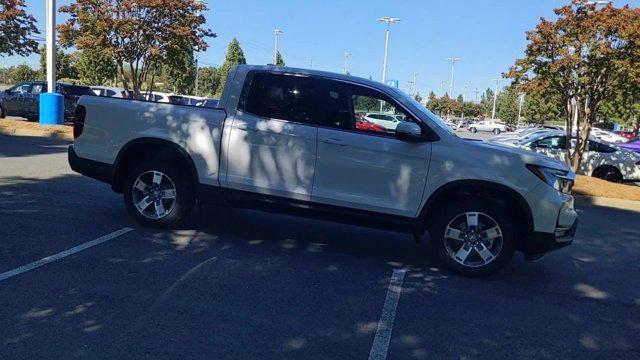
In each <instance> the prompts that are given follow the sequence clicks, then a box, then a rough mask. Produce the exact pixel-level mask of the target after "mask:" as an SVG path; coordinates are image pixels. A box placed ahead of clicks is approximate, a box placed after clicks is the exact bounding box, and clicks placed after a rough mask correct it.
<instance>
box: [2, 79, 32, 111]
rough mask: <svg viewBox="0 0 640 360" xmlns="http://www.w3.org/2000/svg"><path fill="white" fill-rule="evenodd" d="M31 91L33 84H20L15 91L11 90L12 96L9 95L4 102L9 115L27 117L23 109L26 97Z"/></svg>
mask: <svg viewBox="0 0 640 360" xmlns="http://www.w3.org/2000/svg"><path fill="white" fill-rule="evenodd" d="M29 89H31V84H28V83H27V84H20V85H18V86H16V87H14V88H13V89H11V94H9V95H8V96H7V97H6V98H5V100H4V102H3V106H4V108H5V110H6V111H7V115H13V116H25V115H26V114H25V111H24V109H23V105H24V100H25V96H27V94H28V93H29Z"/></svg>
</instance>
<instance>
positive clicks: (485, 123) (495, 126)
mask: <svg viewBox="0 0 640 360" xmlns="http://www.w3.org/2000/svg"><path fill="white" fill-rule="evenodd" d="M469 131H471V132H472V133H475V132H478V131H489V132H492V133H494V134H496V135H498V134H500V133H502V132H505V131H508V128H507V125H505V124H503V123H500V122H497V121H493V120H482V121H479V122H477V123H475V124H473V125H469Z"/></svg>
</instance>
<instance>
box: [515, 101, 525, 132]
mask: <svg viewBox="0 0 640 360" xmlns="http://www.w3.org/2000/svg"><path fill="white" fill-rule="evenodd" d="M524 96H525V94H524V93H522V94H520V96H519V99H518V100H519V101H518V124H517V126H520V115H522V105H523V104H524Z"/></svg>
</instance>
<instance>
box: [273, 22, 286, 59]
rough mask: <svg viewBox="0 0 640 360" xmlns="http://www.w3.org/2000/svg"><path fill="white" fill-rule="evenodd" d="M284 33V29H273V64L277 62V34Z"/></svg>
mask: <svg viewBox="0 0 640 360" xmlns="http://www.w3.org/2000/svg"><path fill="white" fill-rule="evenodd" d="M282 33H284V31H282V30H280V29H275V30H273V34H274V35H275V44H274V45H273V65H277V64H276V63H277V62H278V35H280V34H282Z"/></svg>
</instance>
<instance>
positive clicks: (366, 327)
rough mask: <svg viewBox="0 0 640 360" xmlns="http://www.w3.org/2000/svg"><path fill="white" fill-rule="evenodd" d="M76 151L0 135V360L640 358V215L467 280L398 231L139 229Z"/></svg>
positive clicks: (628, 213)
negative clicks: (73, 156) (75, 161)
mask: <svg viewBox="0 0 640 360" xmlns="http://www.w3.org/2000/svg"><path fill="white" fill-rule="evenodd" d="M66 145H67V143H66V142H64V141H57V140H51V139H42V138H30V137H4V136H0V274H1V275H0V294H2V296H0V359H33V358H51V359H125V358H127V359H128V358H133V359H140V358H171V359H177V358H180V359H201V358H202V359H204V358H206V359H276V358H304V359H362V358H367V357H369V355H370V354H372V355H374V358H375V355H376V354H378V355H379V354H380V351H382V350H384V353H386V357H387V358H389V359H405V358H406V359H413V358H415V359H426V358H429V359H434V358H435V359H440V358H443V359H449V358H452V359H453V358H455V359H475V358H483V359H486V358H491V359H502V358H504V359H513V358H524V359H527V358H531V359H533V358H535V359H557V358H572V359H578V358H579V359H585V358H599V359H602V358H610V359H631V358H639V357H640V356H639V355H638V354H639V353H640V351H639V350H640V336H639V335H640V276H639V274H640V261H639V260H640V225H639V224H640V208H638V207H635V208H634V207H633V206H626V205H624V203H622V205H620V204H621V203H616V204H617V205H616V207H606V206H600V205H594V204H591V203H590V202H589V201H585V200H581V201H579V207H578V211H579V213H580V216H581V218H580V228H579V230H578V233H577V237H576V240H575V241H574V244H573V245H572V246H570V247H568V248H565V249H562V250H560V251H557V252H554V253H551V254H549V255H547V256H546V257H544V258H543V259H542V260H541V261H539V262H536V263H528V262H525V261H524V260H522V258H521V257H517V258H516V259H515V260H514V261H513V263H512V264H511V265H510V266H509V267H508V268H507V269H506V270H505V271H503V272H501V273H499V274H498V275H495V276H492V277H490V278H486V279H467V278H461V277H457V276H453V275H451V274H448V273H446V272H444V271H441V270H440V269H439V268H437V266H436V265H435V264H432V263H429V261H427V260H425V257H424V256H423V255H424V245H423V244H415V243H414V242H413V240H412V238H411V237H410V236H406V235H402V234H396V233H392V232H385V231H379V230H370V229H365V228H359V227H354V226H347V225H339V224H332V223H325V222H322V221H315V220H307V219H298V218H294V217H289V216H284V215H275V214H267V213H261V212H255V211H248V210H234V209H226V208H217V207H207V208H205V209H202V210H201V211H196V212H195V213H194V214H193V216H192V218H191V219H189V221H188V223H187V224H185V226H184V228H182V229H179V230H174V231H159V230H153V229H146V228H142V227H139V226H138V225H136V224H135V223H133V222H132V221H131V220H130V219H129V218H128V217H127V215H126V212H125V210H124V205H123V203H122V199H121V196H120V195H117V194H114V193H112V192H111V191H110V189H109V187H108V186H107V185H104V184H101V183H99V182H97V181H94V180H91V179H87V178H83V177H81V176H79V175H77V174H74V173H73V172H72V171H71V170H70V169H69V167H68V164H67V162H66ZM105 236H106V237H105ZM105 239H106V240H105ZM94 240H96V241H94ZM91 241H94V242H93V243H89V245H93V246H89V245H83V244H87V243H88V242H91ZM78 246H80V247H78ZM84 246H86V248H84ZM69 249H73V250H72V251H68V252H67V253H63V252H64V251H67V250H69ZM61 253H62V255H65V254H66V255H68V256H64V257H62V255H60V256H61V257H60V258H59V259H57V260H55V261H53V259H52V258H49V259H47V257H48V256H53V255H56V254H61ZM43 258H44V259H45V260H44V261H42V262H40V263H36V264H38V265H42V266H40V267H33V268H31V267H29V266H28V264H32V263H34V262H37V261H39V260H41V259H43ZM25 266H27V267H25ZM390 281H392V282H393V284H392V286H391V287H390ZM376 334H378V335H376ZM387 340H388V347H387V346H386V344H387Z"/></svg>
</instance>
